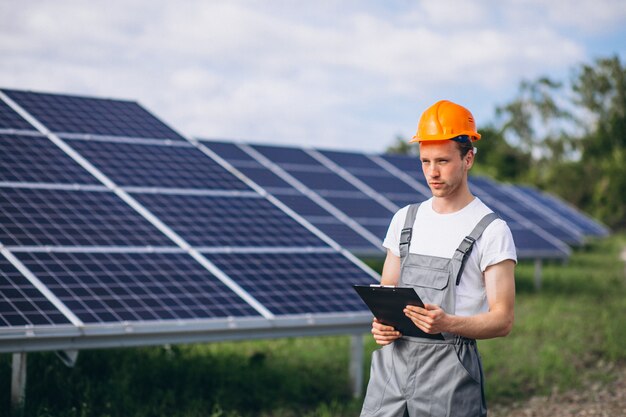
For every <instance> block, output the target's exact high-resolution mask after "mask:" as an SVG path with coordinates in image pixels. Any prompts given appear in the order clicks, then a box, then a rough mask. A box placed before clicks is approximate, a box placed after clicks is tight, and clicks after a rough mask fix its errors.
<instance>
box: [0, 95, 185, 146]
mask: <svg viewBox="0 0 626 417" xmlns="http://www.w3.org/2000/svg"><path fill="white" fill-rule="evenodd" d="M3 91H4V92H5V93H6V94H7V95H8V96H9V97H11V99H13V100H14V101H15V102H16V103H17V104H19V105H20V106H21V107H22V108H24V109H25V110H26V111H27V112H29V113H30V114H31V115H32V116H34V117H35V118H36V119H37V120H38V121H39V122H40V123H42V124H43V125H45V126H46V127H47V128H48V129H50V130H51V131H53V132H56V133H84V134H94V135H105V136H124V137H139V138H153V139H173V140H184V138H183V137H181V136H180V135H179V134H177V133H176V132H174V131H173V130H172V129H171V128H170V127H168V126H167V125H165V124H164V123H163V122H161V121H160V120H159V119H157V118H156V117H154V116H153V115H152V114H150V113H149V112H148V111H146V110H145V109H144V108H143V107H141V106H140V105H139V104H137V103H135V102H131V101H122V100H111V99H100V98H91V97H79V96H69V95H60V94H46V93H34V92H30V91H18V90H3Z"/></svg>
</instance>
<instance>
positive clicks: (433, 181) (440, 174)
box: [420, 140, 474, 197]
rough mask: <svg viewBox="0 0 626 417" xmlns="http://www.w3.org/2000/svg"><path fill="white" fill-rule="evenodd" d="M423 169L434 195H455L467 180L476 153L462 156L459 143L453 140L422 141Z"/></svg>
mask: <svg viewBox="0 0 626 417" xmlns="http://www.w3.org/2000/svg"><path fill="white" fill-rule="evenodd" d="M420 160H421V161H422V171H423V172H424V176H425V177H426V181H427V182H428V186H429V187H430V190H431V192H432V193H433V196H435V197H453V196H454V195H455V194H456V193H457V192H458V191H459V189H460V187H461V186H462V185H464V184H466V182H467V172H468V171H469V169H470V168H471V167H472V164H473V161H474V153H473V152H472V151H470V152H468V154H467V155H465V157H464V158H461V153H460V151H459V147H458V145H457V144H456V143H455V142H453V141H451V140H441V141H431V142H422V143H420Z"/></svg>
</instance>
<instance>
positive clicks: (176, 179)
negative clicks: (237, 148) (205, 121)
mask: <svg viewBox="0 0 626 417" xmlns="http://www.w3.org/2000/svg"><path fill="white" fill-rule="evenodd" d="M68 143H69V144H70V146H72V147H73V148H74V149H75V150H77V151H78V152H79V153H80V154H81V155H82V156H84V157H85V158H87V159H88V160H89V161H90V162H91V163H93V164H94V165H95V166H96V167H97V168H98V169H99V170H101V171H102V172H103V173H104V174H105V175H107V177H109V178H110V179H112V180H113V181H114V182H115V183H116V184H117V185H120V186H137V187H160V188H181V189H184V188H186V189H211V190H213V189H221V190H239V191H252V189H250V188H249V187H248V186H247V185H246V184H245V183H244V182H243V181H241V180H240V179H238V178H237V177H235V176H234V175H233V174H231V173H230V172H228V171H227V170H225V169H224V168H223V167H221V166H220V165H219V164H218V163H217V162H215V161H214V160H213V159H211V158H209V157H208V156H207V155H205V154H203V153H202V152H201V151H200V150H198V149H197V148H196V147H194V146H193V145H191V144H184V145H183V144H178V143H172V144H167V143H163V144H145V143H124V142H105V141H90V140H71V141H68Z"/></svg>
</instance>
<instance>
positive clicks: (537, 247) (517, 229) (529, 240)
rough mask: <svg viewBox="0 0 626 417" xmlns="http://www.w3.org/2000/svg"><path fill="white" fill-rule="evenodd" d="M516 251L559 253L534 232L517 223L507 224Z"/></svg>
mask: <svg viewBox="0 0 626 417" xmlns="http://www.w3.org/2000/svg"><path fill="white" fill-rule="evenodd" d="M507 224H508V225H509V228H510V229H511V234H512V235H513V240H514V241H515V247H516V248H517V249H518V251H535V252H551V253H557V252H560V250H559V249H558V248H556V247H555V246H554V244H553V243H552V242H549V241H547V240H546V239H544V238H543V237H541V236H539V235H538V234H537V233H535V232H534V231H532V230H530V229H527V228H525V227H523V226H520V225H519V224H518V223H512V222H507Z"/></svg>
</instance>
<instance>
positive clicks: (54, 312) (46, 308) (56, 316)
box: [0, 257, 70, 329]
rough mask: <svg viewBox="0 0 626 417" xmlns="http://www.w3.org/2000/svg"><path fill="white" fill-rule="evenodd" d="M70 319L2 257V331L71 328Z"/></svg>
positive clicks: (0, 308) (0, 291)
mask: <svg viewBox="0 0 626 417" xmlns="http://www.w3.org/2000/svg"><path fill="white" fill-rule="evenodd" d="M69 324H70V322H69V320H68V319H67V318H66V317H65V316H64V315H63V314H62V313H61V312H60V311H59V310H58V309H57V308H56V307H54V305H53V304H52V303H51V302H50V301H49V300H48V299H47V298H46V297H45V296H44V295H43V294H42V293H41V292H40V291H39V290H38V289H37V288H35V286H34V285H33V284H31V283H30V282H29V281H28V280H27V279H26V278H25V277H24V276H23V275H22V273H21V272H19V271H18V270H17V269H16V268H15V267H14V266H13V265H12V264H11V263H10V262H9V261H8V260H7V259H6V258H4V257H0V329H2V328H8V327H16V326H18V327H19V326H54V325H69Z"/></svg>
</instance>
